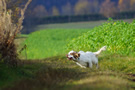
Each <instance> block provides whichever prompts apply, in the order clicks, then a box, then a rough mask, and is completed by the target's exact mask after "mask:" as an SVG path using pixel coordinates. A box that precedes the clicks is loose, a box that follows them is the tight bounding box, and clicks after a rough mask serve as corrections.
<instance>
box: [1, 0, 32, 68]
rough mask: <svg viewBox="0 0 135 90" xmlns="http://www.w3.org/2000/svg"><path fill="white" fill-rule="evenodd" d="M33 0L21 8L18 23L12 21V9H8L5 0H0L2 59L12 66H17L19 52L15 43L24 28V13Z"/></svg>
mask: <svg viewBox="0 0 135 90" xmlns="http://www.w3.org/2000/svg"><path fill="white" fill-rule="evenodd" d="M31 1H32V0H28V2H27V3H26V5H25V7H24V8H23V9H21V12H20V18H19V19H18V23H17V24H15V23H13V22H12V13H13V12H12V11H11V10H7V8H6V2H5V0H0V61H4V62H5V63H6V64H8V65H11V66H17V60H18V58H17V52H16V46H15V44H14V40H15V37H16V36H17V34H18V33H20V30H21V29H22V23H23V19H24V13H25V10H26V8H27V6H28V5H29V3H30V2H31Z"/></svg>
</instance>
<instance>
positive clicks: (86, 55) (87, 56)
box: [67, 46, 106, 68]
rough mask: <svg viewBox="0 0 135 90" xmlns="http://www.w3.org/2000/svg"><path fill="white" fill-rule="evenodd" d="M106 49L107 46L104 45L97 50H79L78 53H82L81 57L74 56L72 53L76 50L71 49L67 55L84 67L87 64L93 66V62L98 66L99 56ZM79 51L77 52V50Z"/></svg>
mask: <svg viewBox="0 0 135 90" xmlns="http://www.w3.org/2000/svg"><path fill="white" fill-rule="evenodd" d="M105 50H106V46H104V47H102V48H101V49H100V50H99V51H97V52H89V51H87V52H84V51H79V52H78V54H80V57H78V58H74V56H73V55H71V53H73V52H75V51H73V50H72V51H70V52H69V53H68V55H67V58H69V59H70V60H71V59H72V60H73V61H75V62H76V64H77V65H79V66H80V67H82V68H86V66H87V64H89V66H88V67H89V68H92V65H93V64H96V67H97V68H98V58H97V56H98V55H99V54H100V53H101V52H102V51H105ZM75 53H77V52H75Z"/></svg>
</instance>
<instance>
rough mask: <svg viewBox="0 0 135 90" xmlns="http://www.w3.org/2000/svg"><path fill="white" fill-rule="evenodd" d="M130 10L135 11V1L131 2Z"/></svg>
mask: <svg viewBox="0 0 135 90" xmlns="http://www.w3.org/2000/svg"><path fill="white" fill-rule="evenodd" d="M130 10H131V11H135V0H130Z"/></svg>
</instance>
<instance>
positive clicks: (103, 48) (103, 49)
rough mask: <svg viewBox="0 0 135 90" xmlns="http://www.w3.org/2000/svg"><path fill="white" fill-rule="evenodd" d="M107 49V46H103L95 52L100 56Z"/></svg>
mask: <svg viewBox="0 0 135 90" xmlns="http://www.w3.org/2000/svg"><path fill="white" fill-rule="evenodd" d="M105 50H106V46H103V47H102V48H101V49H100V50H98V51H97V52H94V54H95V55H96V56H98V55H99V54H100V53H101V52H102V51H105Z"/></svg>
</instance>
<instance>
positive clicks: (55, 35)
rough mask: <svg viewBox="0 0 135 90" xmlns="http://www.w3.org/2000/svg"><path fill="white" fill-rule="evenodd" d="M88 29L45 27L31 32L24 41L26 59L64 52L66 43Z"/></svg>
mask: <svg viewBox="0 0 135 90" xmlns="http://www.w3.org/2000/svg"><path fill="white" fill-rule="evenodd" d="M89 30H90V29H47V30H40V31H37V32H33V33H31V34H30V35H28V38H27V39H26V41H25V42H24V44H26V45H27V57H28V59H43V58H46V57H51V56H57V55H63V54H66V50H67V49H66V45H67V44H68V42H70V40H72V38H76V37H78V36H79V35H81V34H82V33H84V32H87V31H89Z"/></svg>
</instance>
